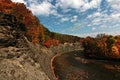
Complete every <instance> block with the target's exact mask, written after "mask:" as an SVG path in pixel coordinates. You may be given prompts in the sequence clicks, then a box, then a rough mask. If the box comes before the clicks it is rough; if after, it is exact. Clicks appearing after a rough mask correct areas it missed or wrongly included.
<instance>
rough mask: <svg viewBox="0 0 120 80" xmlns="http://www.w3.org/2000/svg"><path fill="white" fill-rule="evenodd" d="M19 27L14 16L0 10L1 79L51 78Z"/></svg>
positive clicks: (37, 79)
mask: <svg viewBox="0 0 120 80" xmlns="http://www.w3.org/2000/svg"><path fill="white" fill-rule="evenodd" d="M19 27H20V26H19V25H18V24H17V21H16V19H15V17H14V16H11V15H9V14H6V13H2V12H0V80H49V78H48V76H47V75H46V74H45V72H44V71H43V70H42V68H41V65H40V64H39V63H38V62H37V61H35V58H34V56H32V55H33V53H34V52H32V51H31V49H30V48H29V46H28V43H27V41H26V39H24V35H23V34H22V32H21V30H20V29H19ZM31 44H32V43H31ZM36 54H37V53H36Z"/></svg>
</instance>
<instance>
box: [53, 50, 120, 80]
mask: <svg viewBox="0 0 120 80" xmlns="http://www.w3.org/2000/svg"><path fill="white" fill-rule="evenodd" d="M53 66H54V67H55V69H54V71H55V75H56V76H58V79H59V80H120V63H119V62H115V61H112V60H110V61H109V60H101V59H97V60H96V59H90V58H89V59H88V58H87V59H86V58H85V57H84V55H83V53H81V52H80V51H75V52H70V53H65V54H62V55H61V56H59V57H56V58H55V59H54V61H53Z"/></svg>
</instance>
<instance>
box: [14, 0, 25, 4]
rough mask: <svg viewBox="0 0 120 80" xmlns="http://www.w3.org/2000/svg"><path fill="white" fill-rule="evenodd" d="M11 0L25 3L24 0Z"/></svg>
mask: <svg viewBox="0 0 120 80" xmlns="http://www.w3.org/2000/svg"><path fill="white" fill-rule="evenodd" d="M12 1H13V2H19V3H24V4H26V2H25V1H24V0H12Z"/></svg>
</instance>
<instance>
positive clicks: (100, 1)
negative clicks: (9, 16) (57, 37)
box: [12, 0, 120, 37]
mask: <svg viewBox="0 0 120 80" xmlns="http://www.w3.org/2000/svg"><path fill="white" fill-rule="evenodd" d="M12 1H13V2H20V3H24V4H25V5H26V6H27V8H28V9H30V10H31V11H32V13H33V14H34V15H36V16H37V17H38V18H39V19H40V23H42V24H43V25H44V26H45V27H47V28H48V29H49V30H50V31H53V32H58V33H63V34H70V35H75V36H80V37H86V36H93V37H95V36H96V35H97V34H103V33H105V34H111V35H119V34H120V0H12Z"/></svg>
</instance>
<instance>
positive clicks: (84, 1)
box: [56, 0, 101, 11]
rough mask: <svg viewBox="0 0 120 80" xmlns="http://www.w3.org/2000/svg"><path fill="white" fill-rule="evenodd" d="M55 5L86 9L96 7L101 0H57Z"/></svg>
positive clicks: (63, 7)
mask: <svg viewBox="0 0 120 80" xmlns="http://www.w3.org/2000/svg"><path fill="white" fill-rule="evenodd" d="M56 2H57V4H56V6H57V7H60V8H61V9H63V10H64V9H69V8H72V9H76V10H77V11H86V10H88V9H92V8H98V7H99V6H100V4H101V0H91V1H90V2H88V0H57V1H56Z"/></svg>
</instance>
